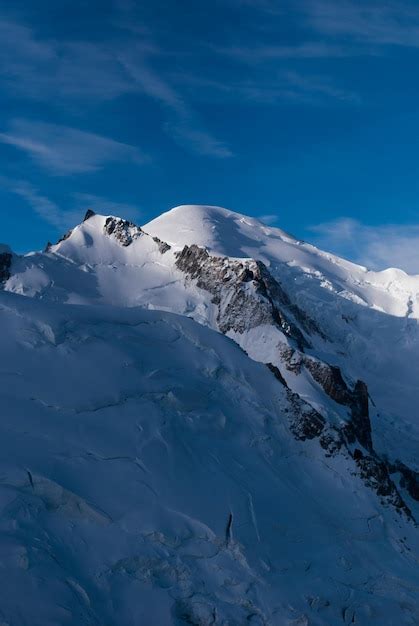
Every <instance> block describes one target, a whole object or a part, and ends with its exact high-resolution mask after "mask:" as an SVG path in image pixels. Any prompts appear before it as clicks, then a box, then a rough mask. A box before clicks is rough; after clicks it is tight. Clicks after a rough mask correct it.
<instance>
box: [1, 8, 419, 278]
mask: <svg viewBox="0 0 419 626" xmlns="http://www.w3.org/2000/svg"><path fill="white" fill-rule="evenodd" d="M8 4H9V6H6V5H5V3H3V7H2V8H1V12H0V89H1V96H2V97H1V99H0V112H1V116H0V161H1V170H0V172H1V173H0V203H1V204H0V206H1V209H0V211H1V225H2V232H1V234H0V240H3V241H4V242H7V243H9V244H10V245H11V246H12V247H13V248H14V249H16V250H18V251H27V250H29V249H38V248H42V247H43V246H44V245H45V243H46V240H51V241H54V240H56V239H57V238H58V237H59V236H60V234H62V232H63V231H65V230H66V229H67V228H68V227H70V226H72V225H74V224H75V223H77V222H79V221H80V219H81V217H82V216H83V214H84V212H85V210H86V208H88V207H90V208H93V209H94V210H96V211H99V212H103V213H116V214H120V215H122V216H124V217H128V218H131V219H133V220H135V221H137V222H138V223H140V224H141V223H145V222H147V221H148V220H150V219H151V218H153V217H154V216H156V215H157V214H159V213H161V212H163V211H165V210H167V209H169V208H171V207H172V206H175V205H177V204H186V203H199V204H218V205H221V206H226V207H228V208H231V209H233V210H236V211H239V212H242V213H246V214H250V215H255V216H262V217H263V219H265V220H266V221H267V222H268V223H270V224H274V225H278V226H281V227H282V228H284V229H286V230H288V231H290V232H291V233H293V234H295V235H296V236H298V237H301V238H304V239H307V240H310V241H312V242H314V243H318V244H319V245H321V246H323V247H325V248H326V249H329V250H332V251H334V252H337V253H340V254H343V255H345V256H347V257H349V258H352V259H354V260H356V261H359V262H362V263H366V264H368V265H371V266H373V267H377V268H383V267H387V266H389V265H396V266H400V267H403V268H405V269H406V270H408V271H410V272H419V252H418V251H419V176H418V169H419V166H418V158H417V154H418V148H419V83H418V81H417V79H416V73H417V71H416V68H417V64H418V61H419V5H418V3H417V2H370V1H369V0H365V1H364V2H355V1H351V0H348V1H346V0H342V1H341V0H339V2H336V1H334V0H332V1H329V0H301V1H298V0H294V1H291V0H289V1H288V2H287V1H280V0H277V1H273V0H212V1H211V2H204V1H197V0H189V1H187V0H164V1H163V0H153V2H151V1H143V2H137V1H135V0H101V1H100V2H99V1H95V0H89V1H86V0H83V1H82V0H71V1H70V0H60V1H59V2H55V3H51V2H46V1H45V0H15V1H14V2H13V3H8Z"/></svg>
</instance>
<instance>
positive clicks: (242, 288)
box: [176, 245, 320, 350]
mask: <svg viewBox="0 0 419 626" xmlns="http://www.w3.org/2000/svg"><path fill="white" fill-rule="evenodd" d="M176 266H177V267H178V269H180V270H181V271H183V272H184V273H185V274H186V275H187V276H188V277H189V278H190V279H193V280H196V283H197V286H198V287H199V288H200V289H204V290H205V291H208V292H209V293H211V294H212V296H213V298H212V302H213V303H214V304H215V305H217V308H218V314H217V323H218V327H219V330H220V331H221V332H222V333H227V332H228V331H229V330H233V331H235V332H238V333H243V332H245V331H247V330H250V329H251V328H255V327H257V326H261V325H262V324H273V325H275V326H277V327H278V328H280V329H281V330H282V332H283V333H284V334H285V335H287V336H288V337H289V338H291V339H293V340H294V341H295V342H296V345H297V346H298V348H299V349H300V350H304V348H307V347H309V346H310V342H309V339H308V337H309V336H310V334H311V333H312V332H318V333H320V331H319V330H318V329H317V326H316V324H315V322H314V321H313V320H311V319H310V318H309V317H308V316H307V315H306V314H305V313H304V312H303V311H301V310H300V309H299V308H298V307H297V306H296V305H293V304H292V303H291V301H290V299H289V297H288V296H287V294H286V293H285V291H284V290H283V288H282V287H281V285H279V283H278V282H277V281H276V280H275V279H274V278H273V277H272V276H271V275H270V273H269V271H268V269H267V268H266V267H265V265H264V264H263V263H262V262H260V261H255V260H253V259H230V258H228V257H216V256H211V255H210V254H209V253H208V251H207V250H206V249H205V248H200V247H199V246H196V245H192V246H185V247H184V248H183V250H182V251H181V252H179V253H177V259H176Z"/></svg>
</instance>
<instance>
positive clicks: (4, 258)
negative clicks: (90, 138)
mask: <svg viewBox="0 0 419 626" xmlns="http://www.w3.org/2000/svg"><path fill="white" fill-rule="evenodd" d="M12 258H13V255H12V253H11V252H0V283H5V282H6V280H9V278H10V268H11V265H12Z"/></svg>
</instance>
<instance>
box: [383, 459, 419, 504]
mask: <svg viewBox="0 0 419 626" xmlns="http://www.w3.org/2000/svg"><path fill="white" fill-rule="evenodd" d="M388 465H389V471H390V473H391V474H395V473H399V474H400V475H401V478H400V487H402V488H403V489H406V491H407V492H408V494H409V495H410V497H411V498H413V500H416V501H417V502H419V472H415V471H414V470H412V469H410V467H407V465H405V464H404V463H402V462H401V461H395V462H394V463H389V464H388Z"/></svg>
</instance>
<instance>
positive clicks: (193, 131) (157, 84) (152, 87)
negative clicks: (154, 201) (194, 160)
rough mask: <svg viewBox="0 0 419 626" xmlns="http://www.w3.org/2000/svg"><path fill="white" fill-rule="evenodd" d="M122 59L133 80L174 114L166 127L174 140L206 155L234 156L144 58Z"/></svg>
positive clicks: (127, 57) (218, 156)
mask: <svg viewBox="0 0 419 626" xmlns="http://www.w3.org/2000/svg"><path fill="white" fill-rule="evenodd" d="M119 59H120V62H121V64H122V65H123V66H124V67H125V69H126V70H127V71H128V72H129V74H130V75H131V77H132V79H133V80H134V81H135V82H136V83H137V84H138V85H140V86H141V89H142V91H143V92H144V93H146V94H147V95H148V96H150V97H151V98H153V99H154V100H157V101H158V102H160V103H161V104H162V105H164V106H165V107H166V108H167V109H168V110H169V111H170V112H171V113H172V114H174V116H175V121H174V122H168V123H166V124H165V128H166V130H167V132H168V133H169V134H170V135H171V136H172V137H173V139H175V141H177V142H178V143H180V144H181V145H183V146H185V147H187V148H189V149H190V150H191V151H192V152H196V153H198V154H201V155H204V156H210V157H215V158H227V157H231V156H233V153H232V151H231V150H230V148H228V146H226V145H225V144H224V143H223V142H221V141H220V140H218V139H216V138H215V137H213V136H212V134H211V133H209V132H208V131H207V130H206V129H205V128H203V126H202V124H201V123H200V122H199V120H197V116H196V114H195V113H194V112H193V111H192V110H191V108H190V107H189V106H188V104H187V103H186V102H185V100H184V99H183V98H182V97H181V95H180V94H179V93H178V92H177V90H175V89H174V88H173V87H172V86H171V84H170V83H169V81H168V80H165V79H163V78H162V77H161V76H159V75H158V74H157V73H156V72H155V71H153V69H152V68H151V67H150V66H148V65H147V64H146V63H145V62H144V61H142V62H141V61H140V62H139V61H138V58H135V59H134V58H132V57H131V58H130V57H129V56H127V55H120V56H119Z"/></svg>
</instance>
